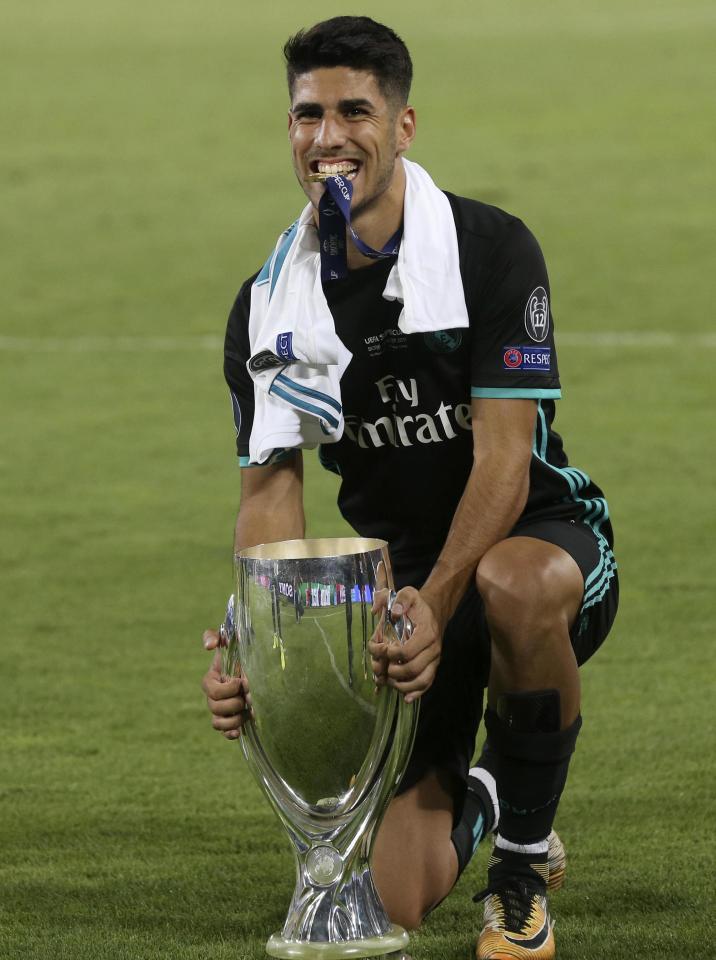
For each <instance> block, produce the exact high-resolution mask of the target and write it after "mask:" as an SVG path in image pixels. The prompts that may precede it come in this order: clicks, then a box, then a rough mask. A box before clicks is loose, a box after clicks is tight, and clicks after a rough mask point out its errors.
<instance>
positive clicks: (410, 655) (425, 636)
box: [383, 630, 435, 663]
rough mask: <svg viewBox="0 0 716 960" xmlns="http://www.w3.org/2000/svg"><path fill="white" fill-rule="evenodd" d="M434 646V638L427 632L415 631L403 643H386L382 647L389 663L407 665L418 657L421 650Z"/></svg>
mask: <svg viewBox="0 0 716 960" xmlns="http://www.w3.org/2000/svg"><path fill="white" fill-rule="evenodd" d="M434 645H435V637H434V636H431V635H430V634H429V633H428V632H427V631H426V632H425V633H423V632H422V631H421V630H416V631H415V633H414V634H413V635H412V636H411V637H410V639H409V640H406V641H405V643H387V644H385V645H384V647H383V650H384V656H385V657H386V659H387V660H389V661H390V662H391V663H400V662H401V661H402V662H403V663H408V662H409V661H410V660H414V659H415V657H417V656H419V655H420V654H421V653H422V652H423V650H427V649H429V648H430V647H431V646H434Z"/></svg>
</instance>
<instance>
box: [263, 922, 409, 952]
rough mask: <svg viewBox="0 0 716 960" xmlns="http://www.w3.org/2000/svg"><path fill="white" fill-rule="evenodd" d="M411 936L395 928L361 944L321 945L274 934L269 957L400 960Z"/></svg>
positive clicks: (361, 941) (336, 943) (338, 942)
mask: <svg viewBox="0 0 716 960" xmlns="http://www.w3.org/2000/svg"><path fill="white" fill-rule="evenodd" d="M408 939H409V938H408V934H407V933H406V932H405V930H403V928H402V927H398V926H396V925H395V924H394V925H393V926H392V927H391V928H390V930H388V932H387V933H385V934H383V936H382V937H365V938H363V939H362V940H339V941H335V942H333V943H321V942H320V941H311V940H303V941H302V940H284V938H283V937H282V936H280V935H279V934H277V933H275V934H274V935H273V936H272V937H271V938H270V939H269V941H268V943H267V944H266V953H267V954H268V955H269V956H270V957H279V958H280V960H293V958H296V960H346V958H348V957H356V958H361V957H372V958H378V957H386V960H387V957H388V955H389V954H397V956H396V957H395V960H400V958H401V957H402V955H403V954H402V951H403V950H404V949H405V948H406V947H407V945H408ZM391 960H392V958H391Z"/></svg>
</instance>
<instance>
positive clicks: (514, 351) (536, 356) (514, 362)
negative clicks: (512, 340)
mask: <svg viewBox="0 0 716 960" xmlns="http://www.w3.org/2000/svg"><path fill="white" fill-rule="evenodd" d="M502 367H503V369H504V370H531V371H532V372H533V373H550V372H551V369H552V348H551V347H524V346H520V347H505V348H504V352H503V354H502Z"/></svg>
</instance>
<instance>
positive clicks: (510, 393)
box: [470, 387, 562, 400]
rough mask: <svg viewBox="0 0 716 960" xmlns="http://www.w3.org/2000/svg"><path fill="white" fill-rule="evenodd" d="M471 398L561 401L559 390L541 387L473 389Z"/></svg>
mask: <svg viewBox="0 0 716 960" xmlns="http://www.w3.org/2000/svg"><path fill="white" fill-rule="evenodd" d="M470 396H472V397H483V398H484V399H485V400H559V399H560V398H561V396H562V391H561V390H560V389H559V388H555V389H553V390H544V389H541V388H539V387H472V388H471V390H470Z"/></svg>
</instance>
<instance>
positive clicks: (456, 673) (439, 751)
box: [398, 519, 619, 816]
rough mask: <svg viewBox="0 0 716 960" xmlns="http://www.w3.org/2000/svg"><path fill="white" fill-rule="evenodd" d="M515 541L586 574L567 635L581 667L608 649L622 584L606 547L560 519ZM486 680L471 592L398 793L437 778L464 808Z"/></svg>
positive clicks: (453, 626) (451, 626)
mask: <svg viewBox="0 0 716 960" xmlns="http://www.w3.org/2000/svg"><path fill="white" fill-rule="evenodd" d="M510 536H511V537H518V536H522V537H535V538H536V539H538V540H546V541H547V542H548V543H554V544H556V545H557V546H558V547H562V549H563V550H566V551H567V553H568V554H569V555H570V556H571V557H573V558H574V560H575V561H576V563H577V565H578V566H579V569H580V570H581V571H582V576H583V577H584V584H585V589H584V598H583V601H582V607H581V609H580V611H579V613H578V615H577V617H576V619H575V622H574V624H573V626H572V629H571V632H570V637H571V640H572V647H573V648H574V653H575V656H576V658H577V663H578V664H579V665H580V666H581V665H582V664H583V663H585V662H586V661H587V660H588V659H589V658H590V657H591V656H592V654H593V653H594V652H595V651H596V650H597V649H598V648H599V646H600V645H601V644H602V643H603V642H604V640H605V638H606V636H607V634H608V633H609V630H610V628H611V626H612V623H613V621H614V617H615V616H616V612H617V605H618V602H619V581H618V578H617V573H616V562H615V560H614V556H613V554H612V552H611V550H610V549H609V545H608V544H607V542H606V540H605V539H604V538H603V537H599V536H597V535H596V534H595V533H594V532H593V530H592V529H591V527H588V526H587V525H586V524H583V523H579V522H575V521H571V520H563V519H560V520H539V521H535V522H533V523H529V522H525V523H521V524H518V526H516V527H515V528H514V530H513V531H512V532H511V534H510ZM489 672H490V634H489V631H488V628H487V621H486V619H485V610H484V607H483V603H482V598H481V597H480V595H479V593H478V592H477V589H476V587H475V586H474V584H473V585H471V587H470V588H469V589H468V591H467V593H466V594H465V596H464V597H463V599H462V600H461V601H460V604H459V606H458V608H457V610H456V611H455V613H454V614H453V616H452V618H451V619H450V622H449V623H448V625H447V628H446V630H445V634H444V637H443V650H442V657H441V660H440V666H439V667H438V671H437V674H436V676H435V680H434V682H433V684H432V686H431V687H430V689H429V690H428V691H427V692H426V693H425V694H424V695H423V696H422V697H421V700H420V718H419V721H418V731H417V735H416V738H415V746H414V747H413V752H412V755H411V757H410V762H409V763H408V768H407V770H406V772H405V776H404V777H403V780H402V781H401V784H400V787H399V789H398V793H403V792H404V791H405V790H408V789H410V787H412V786H414V785H415V784H416V783H417V782H418V781H419V780H422V779H423V777H425V775H426V774H427V773H428V772H429V771H430V770H435V771H437V772H442V773H444V774H447V776H448V778H449V780H450V781H451V784H452V788H453V791H454V796H455V798H456V801H457V802H456V807H457V808H461V807H462V796H463V794H464V790H465V786H466V784H467V774H468V770H469V768H470V761H471V760H472V757H473V753H474V751H475V738H476V736H477V730H478V727H479V725H480V720H481V719H482V710H483V693H484V689H485V688H486V686H487V680H488V676H489ZM458 815H459V809H458V810H456V816H458Z"/></svg>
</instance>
